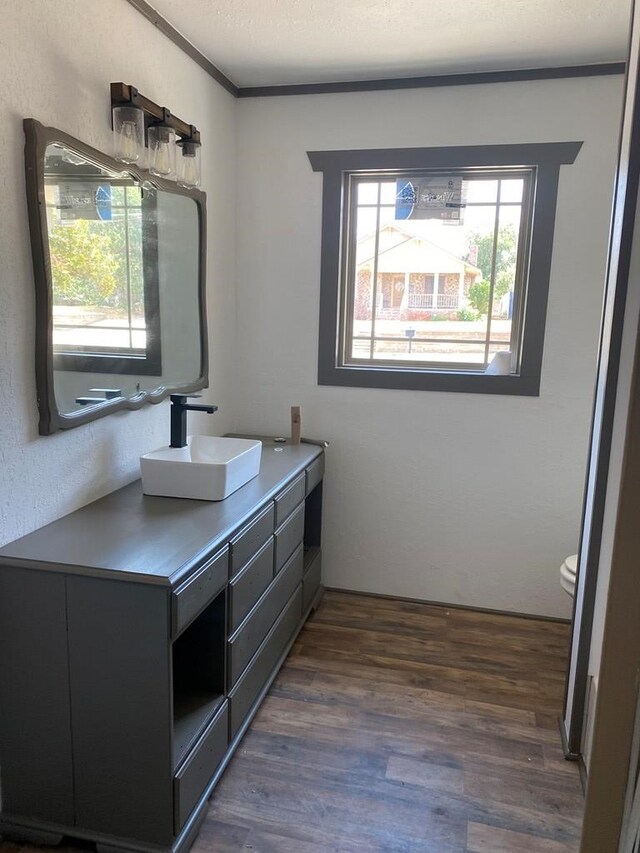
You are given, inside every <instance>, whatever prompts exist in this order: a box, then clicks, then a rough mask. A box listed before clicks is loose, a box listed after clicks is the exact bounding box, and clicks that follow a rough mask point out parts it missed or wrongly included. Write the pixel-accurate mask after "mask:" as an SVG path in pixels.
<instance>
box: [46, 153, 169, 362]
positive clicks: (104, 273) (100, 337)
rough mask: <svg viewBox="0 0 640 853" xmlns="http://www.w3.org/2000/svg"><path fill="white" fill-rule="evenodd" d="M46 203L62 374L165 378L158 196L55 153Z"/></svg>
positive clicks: (57, 351)
mask: <svg viewBox="0 0 640 853" xmlns="http://www.w3.org/2000/svg"><path fill="white" fill-rule="evenodd" d="M45 202H46V208H47V231H48V241H49V258H50V263H51V280H52V290H53V292H52V303H53V310H52V314H53V329H52V345H53V354H54V363H55V367H56V369H58V370H60V369H61V370H73V371H83V372H87V371H88V372H96V373H103V372H111V373H122V374H145V375H146V374H151V375H156V374H157V375H159V374H160V373H161V356H160V328H159V306H158V283H157V282H158V276H157V235H156V234H155V228H156V205H155V193H153V192H146V191H144V190H143V189H142V188H141V187H139V186H135V185H134V184H133V182H132V181H131V180H130V179H127V178H123V179H118V178H113V177H110V176H105V175H104V174H102V173H101V170H100V169H99V168H98V167H95V166H93V165H92V164H90V163H86V162H84V161H82V163H81V164H79V165H77V164H75V163H72V164H68V163H67V162H66V161H65V160H64V158H63V156H62V155H61V154H59V151H58V149H57V148H56V147H55V146H50V149H49V150H48V154H47V174H46V180H45ZM152 232H153V233H152Z"/></svg>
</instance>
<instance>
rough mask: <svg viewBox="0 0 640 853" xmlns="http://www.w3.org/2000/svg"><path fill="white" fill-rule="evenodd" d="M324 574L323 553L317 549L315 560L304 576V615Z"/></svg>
mask: <svg viewBox="0 0 640 853" xmlns="http://www.w3.org/2000/svg"><path fill="white" fill-rule="evenodd" d="M321 576H322V554H321V553H320V551H316V553H315V557H314V558H313V561H312V562H311V563H310V565H309V566H308V568H307V570H306V572H305V573H304V577H303V578H302V615H303V616H304V614H305V613H306V612H307V610H308V609H309V606H310V605H311V602H312V601H313V597H314V595H315V594H316V592H317V591H318V587H319V586H320V579H321Z"/></svg>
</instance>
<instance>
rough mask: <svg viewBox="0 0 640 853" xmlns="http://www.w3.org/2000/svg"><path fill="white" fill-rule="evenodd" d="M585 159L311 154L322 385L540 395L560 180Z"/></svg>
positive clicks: (534, 153)
mask: <svg viewBox="0 0 640 853" xmlns="http://www.w3.org/2000/svg"><path fill="white" fill-rule="evenodd" d="M580 147H581V143H579V142H574V143H543V144H532V145H498V146H481V147H470V148H467V147H464V148H435V149H430V148H427V149H395V150H381V151H379V150H371V151H327V152H311V153H310V154H309V158H310V160H311V164H312V166H313V168H314V170H315V171H322V172H323V173H324V197H323V232H322V269H321V306H320V344H319V366H318V381H319V383H320V384H325V385H353V386H363V387H381V388H406V389H425V390H429V389H430V390H447V391H471V392H485V393H503V394H523V395H536V394H538V393H539V386H540V370H541V365H542V350H543V343H544V325H545V317H546V306H547V293H548V286H549V271H550V265H551V248H552V238H553V225H554V218H555V206H556V195H557V184H558V176H559V167H560V165H561V164H562V163H572V162H573V161H574V160H575V157H576V156H577V153H578V151H579V149H580Z"/></svg>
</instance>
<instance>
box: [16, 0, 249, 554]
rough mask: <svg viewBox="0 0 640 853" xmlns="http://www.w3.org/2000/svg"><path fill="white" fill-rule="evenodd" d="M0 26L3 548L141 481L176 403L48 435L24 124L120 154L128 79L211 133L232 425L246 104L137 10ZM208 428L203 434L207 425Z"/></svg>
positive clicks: (215, 373)
mask: <svg viewBox="0 0 640 853" xmlns="http://www.w3.org/2000/svg"><path fill="white" fill-rule="evenodd" d="M4 7H5V8H3V12H2V24H1V26H0V77H1V79H2V80H3V93H2V99H0V128H1V130H0V399H1V400H2V404H1V405H2V417H1V418H0V478H1V479H0V482H1V486H0V542H6V541H9V540H11V539H14V538H16V537H18V536H20V535H22V534H23V533H26V532H28V531H30V530H32V529H34V528H35V527H39V526H40V525H42V524H45V523H46V522H49V521H51V520H53V519H55V518H57V517H59V516H60V515H63V514H65V513H67V512H69V511H71V510H73V509H75V508H76V507H78V506H81V505H83V504H85V503H87V502H88V501H90V500H92V499H94V498H96V497H98V496H100V495H102V494H105V493H106V492H109V491H111V490H113V489H115V488H117V487H118V486H121V485H123V484H125V483H127V482H129V481H130V480H132V479H135V477H137V476H138V474H139V465H138V458H139V456H140V454H141V453H145V452H147V451H149V450H152V449H153V448H155V447H158V446H159V445H161V444H163V443H166V441H167V438H168V430H169V412H168V403H162V404H160V405H158V406H147V407H145V408H144V409H142V410H141V411H139V412H127V413H120V414H116V415H111V416H110V417H108V418H105V419H103V420H100V421H97V422H96V423H95V424H89V425H87V426H84V427H80V428H78V429H75V430H71V431H69V432H60V433H57V434H56V435H53V436H46V437H39V436H38V415H37V408H36V390H35V379H34V369H33V352H34V296H33V293H34V287H33V272H32V266H31V251H30V244H29V234H28V225H27V208H26V200H25V182H24V167H23V153H22V151H23V132H22V119H23V118H25V117H29V116H30V117H33V118H36V119H38V120H39V121H41V122H43V123H44V124H50V125H53V126H54V127H59V128H60V129H61V130H64V131H66V132H67V133H70V134H71V135H72V136H76V137H77V138H79V139H81V140H83V141H84V142H88V143H89V144H90V145H94V146H95V147H97V148H100V149H102V150H106V151H109V150H111V148H110V146H111V140H110V123H109V122H110V116H109V111H110V104H109V83H110V82H111V81H114V80H123V81H124V82H127V83H133V84H134V85H136V86H137V87H138V88H139V89H140V91H141V92H143V93H144V94H145V95H147V96H149V97H150V98H152V99H153V100H155V101H158V102H160V103H161V104H167V105H168V106H169V107H170V109H171V110H172V111H173V112H174V113H175V114H176V115H179V116H181V117H182V118H184V119H186V120H187V121H191V122H193V123H194V124H197V125H198V127H199V128H200V129H201V131H202V136H203V140H204V145H203V153H204V157H203V175H204V181H203V189H204V190H205V191H206V192H207V194H208V214H209V270H208V299H209V315H210V319H209V329H210V344H211V383H210V386H211V387H210V389H209V390H208V391H207V392H205V393H206V395H207V397H208V398H209V399H211V400H215V402H217V403H219V404H220V407H221V412H220V413H218V414H217V415H215V416H214V417H215V419H216V420H215V426H214V425H212V424H211V423H209V422H207V421H205V418H206V416H196V417H195V418H194V419H193V421H194V425H195V426H196V428H200V429H202V428H203V426H204V425H205V424H206V427H208V428H210V429H211V431H216V432H220V431H223V430H224V428H225V423H226V422H228V420H229V417H230V414H231V413H230V411H229V400H230V393H229V391H230V387H231V381H232V375H233V365H234V362H233V358H232V345H233V340H232V339H231V340H230V339H229V337H228V336H229V334H230V331H229V321H230V319H231V320H232V321H233V318H234V316H235V296H234V290H233V281H234V274H235V272H234V270H235V257H234V256H235V219H234V213H233V203H232V202H231V201H230V199H232V198H233V193H234V183H233V181H234V170H235V107H236V104H235V102H234V99H233V98H232V97H231V96H230V95H228V94H227V93H226V92H225V91H224V90H223V89H221V88H220V87H219V86H218V85H217V84H216V83H215V82H214V81H213V80H212V79H211V78H210V77H209V76H208V75H207V74H205V73H204V71H202V70H201V69H200V68H198V67H197V66H196V65H195V64H194V63H193V62H192V61H191V60H190V59H188V58H187V57H186V56H185V55H184V54H183V53H182V52H181V51H179V50H178V49H177V48H176V47H174V45H172V44H171V43H170V42H169V41H168V40H167V39H166V38H165V37H163V36H162V35H161V34H160V33H159V32H158V31H157V30H156V29H155V28H154V27H153V26H152V25H151V24H150V23H149V22H148V21H146V20H145V19H144V18H143V17H142V16H141V15H140V14H139V13H138V12H136V11H135V9H133V7H131V6H130V5H129V4H128V3H126V2H125V0H110V2H109V3H95V2H89V0H55V2H52V0H46V2H36V3H34V2H28V3H12V4H4ZM198 424H199V427H198Z"/></svg>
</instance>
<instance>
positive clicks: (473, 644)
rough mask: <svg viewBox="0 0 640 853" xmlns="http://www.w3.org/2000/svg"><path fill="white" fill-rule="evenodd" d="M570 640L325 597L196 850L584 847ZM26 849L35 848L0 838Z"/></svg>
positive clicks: (222, 787)
mask: <svg viewBox="0 0 640 853" xmlns="http://www.w3.org/2000/svg"><path fill="white" fill-rule="evenodd" d="M567 643H568V626H567V625H563V624H558V623H552V622H546V621H542V620H529V619H522V618H518V617H512V616H497V615H490V614H480V613H474V612H471V611H466V610H456V609H453V608H442V607H435V606H430V605H421V604H413V603H408V602H396V601H389V600H385V599H379V598H373V597H369V596H361V595H357V596H356V595H349V594H344V593H337V592H330V593H327V595H326V596H325V599H324V602H323V604H322V605H321V607H320V609H319V610H318V612H317V613H316V614H315V616H314V617H313V618H312V619H311V620H310V621H309V622H308V623H307V625H306V626H305V628H304V630H303V631H302V633H301V634H300V637H299V638H298V641H297V643H296V645H295V646H294V648H293V651H292V653H291V655H290V657H289V659H288V661H287V663H286V664H285V666H284V667H283V669H282V670H281V672H280V674H279V676H278V678H277V680H276V681H275V683H274V685H273V687H272V689H271V691H270V693H269V695H268V697H267V699H266V700H265V702H264V704H263V706H262V708H261V709H260V711H259V712H258V714H257V716H256V718H255V720H254V722H253V724H252V726H251V729H250V730H249V732H248V733H247V735H246V737H245V738H244V740H243V742H242V744H241V746H240V748H239V750H238V752H237V753H236V755H235V757H234V759H233V760H232V762H231V764H230V765H229V767H228V769H227V771H226V773H225V775H224V777H223V779H222V781H221V783H220V784H219V785H218V787H217V789H216V791H215V792H214V795H213V797H212V799H211V803H210V807H209V811H208V814H207V817H206V820H205V822H204V824H203V826H202V830H201V832H200V835H199V837H198V839H197V840H196V842H195V844H194V847H193V848H192V850H193V853H236V851H249V850H250V851H252V853H329V851H340V853H364V851H366V853H383V851H384V853H420V852H421V851H422V853H520V851H526V853H575V851H577V850H578V847H579V835H580V824H581V816H582V806H583V799H582V793H581V787H580V782H579V777H578V771H577V767H576V765H575V764H571V763H568V762H566V761H564V759H563V757H562V752H561V749H560V743H559V735H558V729H557V715H558V713H559V711H560V709H561V704H562V694H563V686H564V670H565V662H566V656H567ZM74 850H75V848H68V847H67V848H65V851H74ZM18 851H20V852H21V853H36V851H37V848H34V847H32V846H23V847H20V846H19V845H14V844H8V843H5V844H0V853H18Z"/></svg>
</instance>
